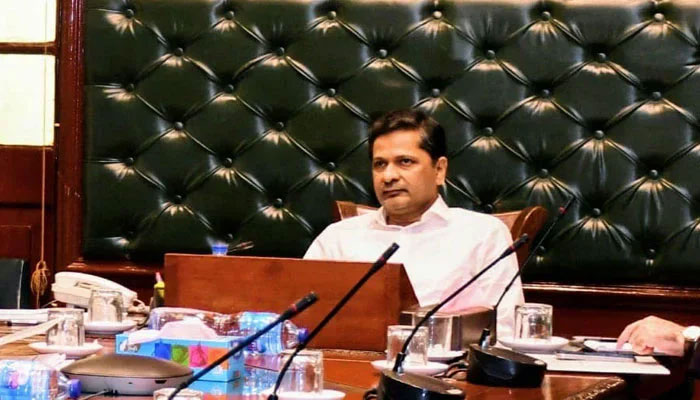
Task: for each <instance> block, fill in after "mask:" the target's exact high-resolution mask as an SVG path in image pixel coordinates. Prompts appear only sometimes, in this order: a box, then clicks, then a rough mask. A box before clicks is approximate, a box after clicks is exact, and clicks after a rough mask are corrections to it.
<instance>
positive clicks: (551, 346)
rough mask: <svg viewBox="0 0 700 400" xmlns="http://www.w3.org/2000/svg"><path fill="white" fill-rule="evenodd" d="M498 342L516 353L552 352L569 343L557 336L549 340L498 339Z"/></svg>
mask: <svg viewBox="0 0 700 400" xmlns="http://www.w3.org/2000/svg"><path fill="white" fill-rule="evenodd" d="M498 341H499V342H501V343H502V344H503V345H504V346H506V347H510V348H511V349H513V350H517V351H554V350H557V349H560V348H562V347H564V346H566V344H567V343H569V339H566V338H563V337H559V336H552V337H551V338H549V339H513V338H507V339H506V338H498Z"/></svg>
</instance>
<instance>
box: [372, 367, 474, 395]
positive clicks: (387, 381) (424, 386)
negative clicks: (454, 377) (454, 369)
mask: <svg viewBox="0 0 700 400" xmlns="http://www.w3.org/2000/svg"><path fill="white" fill-rule="evenodd" d="M464 398H465V394H464V391H463V390H462V389H460V388H458V387H457V386H453V385H450V384H448V383H445V382H443V381H441V380H440V379H436V378H432V377H429V376H424V375H417V374H412V373H409V372H404V373H402V374H399V373H396V372H394V371H383V372H382V376H381V378H380V379H379V386H377V399H378V400H412V399H416V400H418V399H420V400H463V399H464Z"/></svg>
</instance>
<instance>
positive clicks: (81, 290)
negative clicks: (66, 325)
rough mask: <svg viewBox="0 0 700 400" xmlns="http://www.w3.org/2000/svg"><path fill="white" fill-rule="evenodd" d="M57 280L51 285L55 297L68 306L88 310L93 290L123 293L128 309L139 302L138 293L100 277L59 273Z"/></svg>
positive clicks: (75, 273)
mask: <svg viewBox="0 0 700 400" xmlns="http://www.w3.org/2000/svg"><path fill="white" fill-rule="evenodd" d="M55 279H56V281H55V282H54V283H53V284H52V285H51V290H52V291H53V296H54V298H55V299H56V300H58V301H61V302H63V303H66V304H73V305H75V306H78V307H83V308H88V303H89V301H90V294H91V292H92V289H112V290H117V291H119V292H121V294H122V298H123V301H124V307H126V308H129V307H131V306H132V304H133V303H134V302H138V300H137V298H136V292H134V291H133V290H131V289H128V288H125V287H124V286H122V285H120V284H118V283H116V282H112V281H110V280H109V279H105V278H100V277H99V276H94V275H88V274H83V273H80V272H59V273H57V274H56V275H55Z"/></svg>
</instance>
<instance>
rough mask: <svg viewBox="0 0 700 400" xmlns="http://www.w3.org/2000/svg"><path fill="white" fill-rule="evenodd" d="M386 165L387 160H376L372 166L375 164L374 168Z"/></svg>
mask: <svg viewBox="0 0 700 400" xmlns="http://www.w3.org/2000/svg"><path fill="white" fill-rule="evenodd" d="M385 165H386V162H385V161H375V162H373V163H372V166H373V167H374V168H382V167H383V166H385Z"/></svg>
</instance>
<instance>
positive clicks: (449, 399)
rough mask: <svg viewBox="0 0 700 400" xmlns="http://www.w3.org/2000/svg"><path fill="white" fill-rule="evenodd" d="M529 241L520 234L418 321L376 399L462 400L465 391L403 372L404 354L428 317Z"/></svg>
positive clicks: (428, 378) (386, 373)
mask: <svg viewBox="0 0 700 400" xmlns="http://www.w3.org/2000/svg"><path fill="white" fill-rule="evenodd" d="M527 240H528V236H527V234H524V235H522V236H521V237H520V238H518V240H516V241H515V242H514V243H513V244H512V245H510V246H508V248H507V249H505V250H504V251H503V253H501V255H499V256H498V257H497V258H496V259H495V260H493V261H492V262H491V263H490V264H489V265H487V266H486V267H484V268H483V269H482V270H481V271H479V273H477V274H476V275H474V276H473V277H472V278H471V279H470V280H469V281H467V283H465V284H464V285H462V286H460V287H459V288H458V289H457V290H455V291H454V292H453V293H452V294H450V295H449V296H447V297H446V298H445V299H444V300H442V301H441V302H440V303H438V304H437V305H436V306H435V307H433V308H432V309H431V310H430V311H428V312H427V313H426V314H425V316H424V317H423V319H421V320H420V321H419V322H418V323H417V324H416V326H415V327H414V328H413V331H411V334H410V335H409V336H408V338H407V339H406V341H405V342H404V344H403V348H402V349H401V352H400V353H399V354H397V356H396V362H395V363H394V368H393V370H392V371H383V372H382V376H381V378H380V379H379V386H378V387H377V398H378V399H379V400H394V399H401V400H411V399H421V400H461V399H464V398H465V394H464V391H463V390H462V389H460V388H458V387H456V386H453V385H450V384H448V383H446V382H443V381H441V380H439V379H435V378H432V377H427V376H420V375H416V374H412V373H408V372H404V371H403V360H404V358H406V351H407V350H408V345H409V343H410V342H411V339H413V336H414V335H415V333H416V332H417V331H418V328H420V327H421V326H422V325H423V324H424V323H425V322H426V321H427V320H428V319H429V318H430V317H431V316H433V315H434V314H435V313H436V312H437V311H438V310H439V309H440V308H441V307H443V306H444V305H445V304H447V303H448V302H450V301H451V300H452V299H454V298H455V297H457V295H458V294H460V293H461V292H462V291H463V290H465V289H466V288H468V287H469V286H470V285H471V284H472V283H474V282H475V281H476V280H477V279H479V277H481V276H482V275H483V274H485V273H486V272H487V271H489V270H490V269H491V268H493V266H494V265H496V264H497V263H498V262H499V261H501V260H502V259H504V258H506V257H508V256H509V255H511V254H513V253H514V252H515V251H516V250H517V249H518V248H519V247H520V246H522V245H523V244H525V243H526V242H527Z"/></svg>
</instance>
